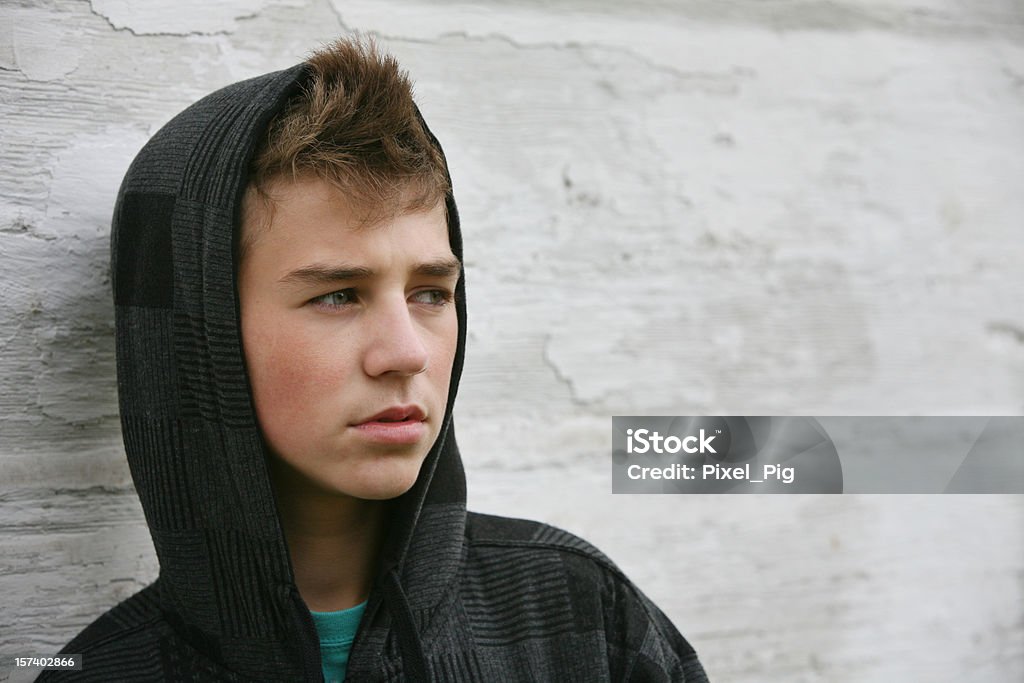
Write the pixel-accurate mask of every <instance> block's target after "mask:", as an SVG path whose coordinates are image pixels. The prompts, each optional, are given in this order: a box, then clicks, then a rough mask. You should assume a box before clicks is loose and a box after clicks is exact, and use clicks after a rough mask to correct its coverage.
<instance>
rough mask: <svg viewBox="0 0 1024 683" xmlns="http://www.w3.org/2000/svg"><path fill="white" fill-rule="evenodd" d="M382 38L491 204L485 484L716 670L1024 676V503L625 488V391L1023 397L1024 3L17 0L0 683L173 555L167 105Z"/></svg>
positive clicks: (486, 250) (476, 254)
mask: <svg viewBox="0 0 1024 683" xmlns="http://www.w3.org/2000/svg"><path fill="white" fill-rule="evenodd" d="M351 30H362V31H366V32H371V33H373V34H375V35H377V36H378V37H380V38H381V40H382V42H383V43H384V44H385V45H386V46H387V47H388V48H389V49H390V50H392V51H393V52H394V53H395V54H396V55H397V56H398V57H399V58H400V60H401V61H402V62H403V63H404V64H405V65H406V66H407V67H408V68H409V70H410V71H411V72H412V74H413V76H414V77H415V79H416V81H417V90H418V94H419V100H420V102H421V105H422V107H423V109H424V111H425V114H426V116H427V119H428V120H429V121H430V123H431V126H432V128H433V129H434V130H435V132H436V133H437V134H438V136H439V137H440V139H441V140H442V141H443V142H444V144H445V149H446V151H447V153H448V156H449V161H450V164H451V167H452V171H453V175H454V181H455V185H456V190H457V195H458V197H459V199H460V206H461V210H462V214H463V218H464V225H465V232H466V241H467V262H468V279H469V287H470V289H469V294H470V297H469V299H470V300H469V305H470V317H471V328H470V329H471V333H470V349H469V358H468V365H467V368H466V374H465V376H464V380H463V384H462V392H461V394H460V402H459V406H458V423H459V435H460V443H461V445H462V448H463V453H464V454H465V459H466V464H467V468H468V470H469V471H468V475H469V485H470V505H471V506H472V507H473V508H475V509H479V510H484V511H490V512H497V513H503V514H511V515H519V516H528V517H534V518H539V519H544V520H545V521H549V522H552V523H555V524H559V525H561V526H564V527H566V528H568V529H570V530H573V531H575V532H578V533H580V534H581V535H583V536H584V537H586V538H588V539H590V540H591V541H593V542H594V543H596V544H597V545H598V546H600V547H601V548H602V549H604V550H605V551H606V552H607V553H608V554H609V555H610V556H611V557H612V558H613V559H615V560H616V561H617V562H618V563H619V564H620V565H621V566H622V567H623V568H624V569H625V570H626V572H627V573H628V574H629V575H630V576H632V577H633V578H634V579H635V580H636V582H637V583H638V584H639V585H640V586H641V587H642V588H643V589H644V590H645V591H646V592H647V593H648V594H649V595H651V596H652V597H653V598H654V599H655V600H656V602H658V604H660V605H661V606H662V607H663V609H665V611H666V612H667V613H668V614H669V615H670V616H671V617H672V618H673V620H674V621H675V622H676V624H677V625H678V626H679V627H680V629H681V630H682V631H683V632H684V634H685V635H686V636H687V637H688V638H689V639H690V640H691V641H692V642H693V643H694V644H695V645H696V647H697V648H698V651H699V652H700V653H701V656H702V658H703V660H704V662H705V664H706V667H707V669H708V671H709V673H710V674H711V676H712V679H713V680H714V681H716V682H718V681H771V682H774V681H779V682H781V681H787V682H789V681H897V680H898V681H904V680H914V681H963V680H967V681H1009V680H1021V678H1022V677H1024V620H1022V614H1024V503H1022V499H1021V497H1019V496H938V495H936V496H852V495H848V496H833V497H825V496H823V497H817V496H787V497H758V496H743V497H738V496H737V497H724V496H723V497H715V496H704V497H668V496H665V497H656V496H646V497H645V496H612V495H611V494H610V493H609V491H610V479H609V475H608V467H607V463H608V444H609V428H610V424H609V416H611V415H613V414H657V413H666V414H687V415H689V414H733V415H737V414H741V415H742V414H769V415H770V414H819V415H830V414H868V415H870V414H880V415H901V414H939V415H943V414H1020V413H1021V412H1022V410H1024V305H1022V303H1021V299H1022V296H1021V294H1022V292H1024V268H1022V267H1021V264H1022V263H1024V232H1022V231H1024V192H1022V179H1024V5H1022V4H1021V2H1019V0H970V1H968V0H875V1H873V2H869V1H867V0H858V1H852V0H845V1H844V0H839V1H832V2H826V1H824V0H820V1H816V0H803V1H801V0H775V1H773V2H767V1H765V0H733V1H731V2H724V1H718V2H716V1H714V0H679V1H678V2H664V1H658V0H643V1H640V2H637V1H633V2H628V3H623V2H611V1H609V0H603V1H592V2H584V1H583V0H574V1H573V0H560V1H556V2H541V1H540V0H515V1H514V2H498V0H490V1H489V2H477V3H472V4H470V3H457V2H427V1H426V0H405V1H399V0H384V1H381V0H376V1H374V2H369V1H368V0H362V1H352V2H345V1H342V0H334V1H333V2H328V1H327V0H263V1H260V2H243V1H241V0H232V1H230V2H208V1H206V0H177V1H172V0H159V1H157V0H152V1H149V2H145V3H140V2H128V1H127V0H92V2H85V1H72V0H41V1H39V2H29V1H22V2H17V1H10V0H5V2H4V3H3V5H2V8H0V120H2V123H0V256H2V262H3V269H4V270H3V273H4V277H3V292H4V296H3V297H2V299H0V349H2V351H0V364H2V365H0V405H2V408H0V530H2V536H0V596H2V597H0V680H10V681H23V680H29V679H30V678H31V676H29V675H28V674H27V672H25V671H20V672H18V671H11V660H10V657H12V656H13V655H14V654H50V653H53V652H55V651H56V650H57V648H59V647H60V646H61V645H63V644H64V643H65V642H66V641H67V640H68V639H69V638H70V637H71V636H72V635H74V634H75V633H76V632H77V631H78V630H79V629H81V628H82V627H83V626H84V625H85V624H87V623H88V622H90V621H91V620H92V619H93V618H95V617H96V616H97V615H98V614H100V613H101V612H102V611H104V610H105V609H106V608H107V607H109V606H111V605H112V604H114V603H115V602H117V601H118V600H120V599H122V598H124V597H127V596H128V595H130V594H131V593H132V592H134V591H136V590H138V589H139V588H141V587H142V586H143V585H145V584H146V583H147V582H148V581H150V580H151V579H152V578H153V577H154V576H155V572H156V569H157V567H156V563H155V560H154V556H153V553H152V546H151V544H150V541H149V538H148V531H147V529H146V527H145V524H144V522H143V521H142V515H141V510H140V508H139V505H138V502H137V499H136V497H135V494H134V490H133V489H132V486H131V481H130V477H129V474H128V470H127V467H126V466H125V464H124V462H123V452H122V447H121V442H120V436H119V431H118V422H117V413H116V395H115V390H116V385H115V378H114V363H113V340H112V327H113V323H112V305H111V302H110V295H109V292H108V288H109V281H108V274H107V262H106V259H107V238H108V229H109V227H108V226H109V216H110V211H111V208H112V204H113V200H114V195H115V192H116V188H117V185H118V183H119V181H120V178H121V175H122V174H123V172H124V170H125V169H126V167H127V165H128V162H129V161H130V160H131V158H132V157H133V155H134V154H135V152H136V151H137V150H138V149H139V147H140V146H141V145H142V144H143V142H144V141H145V140H146V139H147V138H148V136H150V135H151V134H152V133H153V132H155V131H156V130H157V129H158V128H159V127H160V125H161V124H162V123H164V122H165V121H166V120H168V119H169V118H170V117H171V116H172V115H173V114H175V113H176V112H178V111H179V110H181V109H182V108H184V107H185V106H186V105H187V104H189V103H191V102H192V101H194V100H196V99H198V98H199V97H200V96H201V95H203V94H205V93H207V92H209V91H211V90H213V89H215V88H217V87H219V86H222V85H225V84H227V83H229V82H232V81H235V80H239V79H241V78H244V77H248V76H251V75H255V74H258V73H263V72H266V71H269V70H272V69H276V68H280V67H284V66H288V65H290V64H292V63H294V62H297V61H299V60H300V59H301V58H302V56H303V55H304V54H305V53H306V51H307V50H309V49H310V48H312V47H314V46H316V45H317V44H318V43H319V42H321V41H325V40H328V39H330V38H333V37H336V36H338V35H340V34H344V33H346V32H348V31H351Z"/></svg>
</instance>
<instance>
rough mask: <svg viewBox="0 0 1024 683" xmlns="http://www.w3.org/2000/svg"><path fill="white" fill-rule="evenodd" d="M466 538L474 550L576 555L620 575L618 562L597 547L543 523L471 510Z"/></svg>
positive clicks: (468, 516) (467, 522)
mask: <svg viewBox="0 0 1024 683" xmlns="http://www.w3.org/2000/svg"><path fill="white" fill-rule="evenodd" d="M466 539H467V541H468V544H469V546H470V548H471V549H472V548H484V547H495V548H500V547H506V548H518V549H520V550H522V551H535V552H538V553H545V552H547V553H556V554H570V555H575V556H578V557H583V558H586V559H588V560H590V561H591V562H593V563H594V564H595V565H597V566H600V567H601V568H603V569H605V570H607V571H610V572H612V573H614V574H620V575H621V572H620V571H619V568H618V567H616V566H615V563H614V562H612V561H611V560H610V559H609V558H608V556H607V555H605V554H604V553H602V552H601V551H600V550H598V549H597V548H596V547H594V546H593V545H591V544H590V543H588V542H587V541H585V540H583V539H582V538H580V537H579V536H577V535H575V534H572V533H570V532H568V531H565V530H564V529H559V528H558V527H555V526H551V525H550V524H545V523H543V522H536V521H533V520H529V519H518V518H515V517H501V516H498V515H487V514H482V513H479V512H470V513H468V515H467V521H466Z"/></svg>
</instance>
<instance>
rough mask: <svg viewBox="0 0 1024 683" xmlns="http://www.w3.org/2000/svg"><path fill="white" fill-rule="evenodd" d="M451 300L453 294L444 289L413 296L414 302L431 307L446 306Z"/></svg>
mask: <svg viewBox="0 0 1024 683" xmlns="http://www.w3.org/2000/svg"><path fill="white" fill-rule="evenodd" d="M451 298H452V297H451V294H449V293H448V292H447V291H445V290H443V289H425V290H423V291H421V292H416V293H415V294H413V295H412V300H413V301H415V302H416V303H418V304H428V305H430V306H444V305H445V304H447V303H448V302H449V301H451Z"/></svg>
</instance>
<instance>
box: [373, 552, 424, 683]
mask: <svg viewBox="0 0 1024 683" xmlns="http://www.w3.org/2000/svg"><path fill="white" fill-rule="evenodd" d="M384 599H385V600H387V602H388V605H389V606H390V608H391V617H392V619H393V620H394V626H395V635H396V636H397V638H398V648H399V650H400V651H401V653H402V664H403V667H404V668H405V671H406V674H407V675H408V677H409V679H410V680H412V681H429V680H430V674H429V672H430V668H429V667H428V666H427V658H426V655H425V654H424V653H423V642H422V641H421V640H420V635H419V631H418V630H417V628H416V622H415V620H414V619H413V616H412V609H411V608H410V607H409V601H408V599H406V597H405V591H404V590H402V584H401V582H400V581H399V579H398V572H397V570H395V569H392V570H391V571H390V572H388V575H387V580H386V581H385V583H384Z"/></svg>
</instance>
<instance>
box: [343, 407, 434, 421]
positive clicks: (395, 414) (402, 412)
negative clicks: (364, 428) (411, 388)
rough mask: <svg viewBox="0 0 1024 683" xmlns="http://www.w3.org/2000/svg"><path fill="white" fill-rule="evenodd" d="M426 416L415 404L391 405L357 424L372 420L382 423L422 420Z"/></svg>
mask: <svg viewBox="0 0 1024 683" xmlns="http://www.w3.org/2000/svg"><path fill="white" fill-rule="evenodd" d="M426 417H427V415H426V413H425V412H424V411H423V409H422V408H420V407H419V406H417V405H407V406H392V407H390V408H387V409H385V410H382V411H380V412H379V413H377V414H376V415H374V416H373V417H370V418H368V419H366V420H363V421H362V422H359V423H357V424H369V423H372V422H378V423H384V424H391V423H396V422H423V420H424V419H426Z"/></svg>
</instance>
